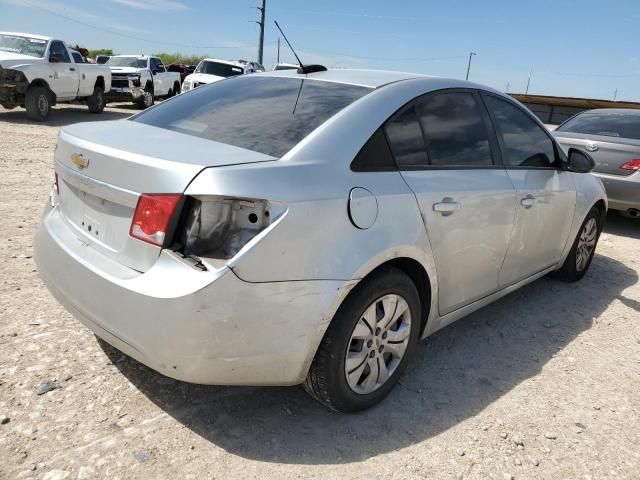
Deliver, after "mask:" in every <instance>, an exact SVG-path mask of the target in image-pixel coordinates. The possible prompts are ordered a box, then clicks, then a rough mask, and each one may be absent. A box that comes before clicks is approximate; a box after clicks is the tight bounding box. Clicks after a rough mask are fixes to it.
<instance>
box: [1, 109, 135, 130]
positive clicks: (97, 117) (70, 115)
mask: <svg viewBox="0 0 640 480" xmlns="http://www.w3.org/2000/svg"><path fill="white" fill-rule="evenodd" d="M118 109H121V106H120V105H118ZM123 110H124V109H123ZM127 110H128V109H127ZM135 112H136V111H135V110H131V111H130V112H126V111H115V110H112V109H109V108H107V109H106V110H104V111H103V112H102V113H90V112H89V110H88V109H87V107H86V106H84V105H74V106H72V107H67V106H65V107H63V108H56V107H54V108H52V109H51V113H50V114H49V118H47V120H46V121H44V122H36V121H33V120H29V119H28V118H27V115H26V113H25V110H24V108H15V109H13V110H5V109H0V122H11V123H17V124H29V125H47V126H50V127H63V126H65V125H71V124H74V123H80V122H98V121H105V120H121V119H123V118H127V117H130V116H131V115H132V114H134V113H135Z"/></svg>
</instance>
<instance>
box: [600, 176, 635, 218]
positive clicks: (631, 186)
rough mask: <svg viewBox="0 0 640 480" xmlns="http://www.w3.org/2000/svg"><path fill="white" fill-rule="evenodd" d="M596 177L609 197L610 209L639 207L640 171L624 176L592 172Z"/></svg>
mask: <svg viewBox="0 0 640 480" xmlns="http://www.w3.org/2000/svg"><path fill="white" fill-rule="evenodd" d="M594 175H595V176H596V177H598V178H599V179H600V180H601V181H602V184H603V185H604V189H605V190H606V192H607V197H608V198H609V208H610V209H612V210H629V209H632V208H634V209H640V172H636V173H634V174H632V175H628V176H626V177H621V176H618V175H605V174H602V173H594Z"/></svg>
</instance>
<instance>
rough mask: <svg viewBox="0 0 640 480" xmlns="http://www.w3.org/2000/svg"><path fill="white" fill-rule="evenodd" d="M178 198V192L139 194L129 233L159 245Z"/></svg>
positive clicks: (165, 232)
mask: <svg viewBox="0 0 640 480" xmlns="http://www.w3.org/2000/svg"><path fill="white" fill-rule="evenodd" d="M180 198H181V195H180V194H169V195H166V194H162V195H160V194H158V195H156V194H144V193H143V194H142V195H140V198H139V199H138V205H137V206H136V211H135V213H134V214H133V220H132V221H131V229H130V230H129V235H131V236H132V237H133V238H137V239H138V240H142V241H143V242H147V243H151V244H153V245H157V246H159V247H161V246H162V245H163V243H164V240H165V237H166V235H167V231H168V229H169V225H170V223H171V218H172V217H173V212H174V211H175V209H176V206H177V205H178V202H179V201H180Z"/></svg>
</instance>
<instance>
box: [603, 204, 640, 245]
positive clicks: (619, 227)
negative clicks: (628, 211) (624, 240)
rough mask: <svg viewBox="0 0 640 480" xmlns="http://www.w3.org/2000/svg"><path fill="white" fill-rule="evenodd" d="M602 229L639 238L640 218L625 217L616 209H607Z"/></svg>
mask: <svg viewBox="0 0 640 480" xmlns="http://www.w3.org/2000/svg"><path fill="white" fill-rule="evenodd" d="M604 231H605V232H606V233H610V234H611V235H617V236H619V237H628V238H637V239H640V219H634V218H626V217H623V216H622V214H620V213H618V212H616V211H611V210H610V211H609V213H608V214H607V220H606V221H605V224H604Z"/></svg>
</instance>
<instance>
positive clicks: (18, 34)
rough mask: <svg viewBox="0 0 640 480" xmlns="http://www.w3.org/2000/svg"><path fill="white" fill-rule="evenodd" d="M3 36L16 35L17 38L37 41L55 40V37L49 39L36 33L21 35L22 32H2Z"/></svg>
mask: <svg viewBox="0 0 640 480" xmlns="http://www.w3.org/2000/svg"><path fill="white" fill-rule="evenodd" d="M0 34H2V35H15V36H16V37H29V38H35V39H36V40H46V41H47V42H48V41H49V40H53V37H47V36H46V35H38V34H35V33H20V32H0Z"/></svg>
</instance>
